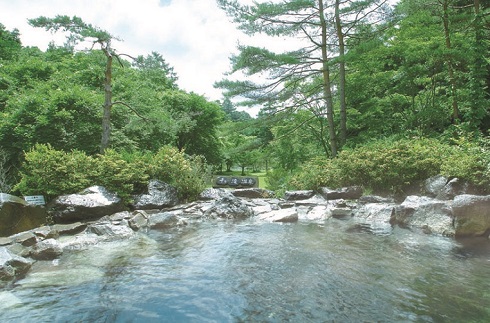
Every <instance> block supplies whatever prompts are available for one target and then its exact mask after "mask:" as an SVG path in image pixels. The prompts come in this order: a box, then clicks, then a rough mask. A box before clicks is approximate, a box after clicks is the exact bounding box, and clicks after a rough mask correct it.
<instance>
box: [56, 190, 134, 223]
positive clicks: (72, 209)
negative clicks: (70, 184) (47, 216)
mask: <svg viewBox="0 0 490 323" xmlns="http://www.w3.org/2000/svg"><path fill="white" fill-rule="evenodd" d="M48 208H49V212H50V213H51V214H52V216H53V220H54V221H55V222H56V223H71V222H77V221H86V220H93V219H99V218H101V217H103V216H105V215H108V214H113V213H117V212H121V211H123V210H125V206H124V204H123V203H122V200H121V199H120V198H119V197H118V196H117V195H116V194H114V193H112V192H109V191H108V190H107V189H105V188H104V187H102V186H92V187H89V188H87V189H85V190H83V191H82V192H80V193H78V194H70V195H62V196H59V197H57V198H56V199H54V200H53V201H52V202H50V203H49V204H48Z"/></svg>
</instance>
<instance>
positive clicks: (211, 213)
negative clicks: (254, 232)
mask: <svg viewBox="0 0 490 323" xmlns="http://www.w3.org/2000/svg"><path fill="white" fill-rule="evenodd" d="M252 215H254V213H253V210H252V208H251V207H249V206H248V205H247V204H246V203H245V202H244V201H243V200H241V199H239V198H237V197H228V196H226V197H222V198H221V199H219V200H217V201H215V203H214V204H213V205H212V206H211V207H210V208H209V209H208V210H206V211H205V212H204V216H205V217H208V218H212V219H215V218H224V219H242V218H248V217H251V216H252Z"/></svg>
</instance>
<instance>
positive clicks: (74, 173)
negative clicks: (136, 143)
mask: <svg viewBox="0 0 490 323" xmlns="http://www.w3.org/2000/svg"><path fill="white" fill-rule="evenodd" d="M208 174H209V170H208V168H207V165H206V163H205V161H204V159H203V158H201V157H187V156H186V155H185V154H184V153H182V152H179V151H178V150H177V149H175V148H172V147H164V148H162V149H161V150H160V151H159V152H158V153H157V154H154V155H152V154H141V153H118V152H116V151H114V150H110V149H109V150H107V152H106V153H105V154H104V155H97V156H96V157H91V156H88V155H86V154H85V153H84V152H80V151H77V150H73V151H70V152H64V151H59V150H55V149H53V148H52V147H51V146H50V145H49V144H48V145H41V144H37V145H35V146H34V148H32V149H31V150H30V151H28V152H26V154H25V162H24V164H23V165H22V170H21V180H20V182H19V183H18V184H17V185H16V186H15V188H14V189H15V190H16V191H18V192H20V193H21V194H23V195H38V194H42V195H45V196H46V197H47V198H48V199H50V198H53V197H56V196H59V195H63V194H72V193H77V192H79V191H81V190H82V189H85V188H87V187H90V186H93V185H101V186H104V187H105V188H107V189H108V190H110V191H112V192H115V193H117V194H118V195H119V196H120V197H121V198H123V199H124V200H125V201H126V202H130V199H131V196H132V195H133V194H140V193H143V192H144V190H145V189H146V187H147V184H148V180H149V179H150V178H152V179H159V180H162V181H165V182H167V183H169V184H171V185H173V186H175V187H176V188H177V190H178V193H179V197H180V198H181V199H183V200H192V199H195V198H196V197H197V195H198V194H199V193H201V192H202V190H203V189H204V188H205V187H206V183H208V177H207V175H208Z"/></svg>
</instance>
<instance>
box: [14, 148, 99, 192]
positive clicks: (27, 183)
mask: <svg viewBox="0 0 490 323" xmlns="http://www.w3.org/2000/svg"><path fill="white" fill-rule="evenodd" d="M95 168H96V161H95V159H94V158H92V157H90V156H87V155H86V154H85V153H84V152H81V151H78V150H73V151H71V152H64V151H60V150H55V149H53V148H52V147H51V145H49V144H47V145H41V144H37V145H35V146H34V147H33V148H32V149H31V150H30V151H28V152H27V153H26V154H25V162H24V164H23V166H22V170H21V172H20V175H21V180H20V182H19V183H18V184H17V185H16V186H15V187H14V190H16V191H20V192H21V193H22V194H23V195H38V194H42V195H45V196H46V197H47V198H48V199H50V198H53V197H55V196H58V195H61V194H70V193H76V192H78V191H80V190H82V189H84V188H87V187H89V186H91V185H92V175H93V170H94V169H95Z"/></svg>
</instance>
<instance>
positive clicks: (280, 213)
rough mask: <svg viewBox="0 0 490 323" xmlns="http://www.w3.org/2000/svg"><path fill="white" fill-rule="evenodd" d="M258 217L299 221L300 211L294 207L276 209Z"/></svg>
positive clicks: (278, 220) (267, 219)
mask: <svg viewBox="0 0 490 323" xmlns="http://www.w3.org/2000/svg"><path fill="white" fill-rule="evenodd" d="M258 219H260V220H265V221H270V222H283V223H288V222H289V223H290V222H296V221H298V212H297V211H296V210H295V209H292V208H289V209H281V210H275V211H271V212H267V213H264V214H261V215H260V216H259V217H258Z"/></svg>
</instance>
